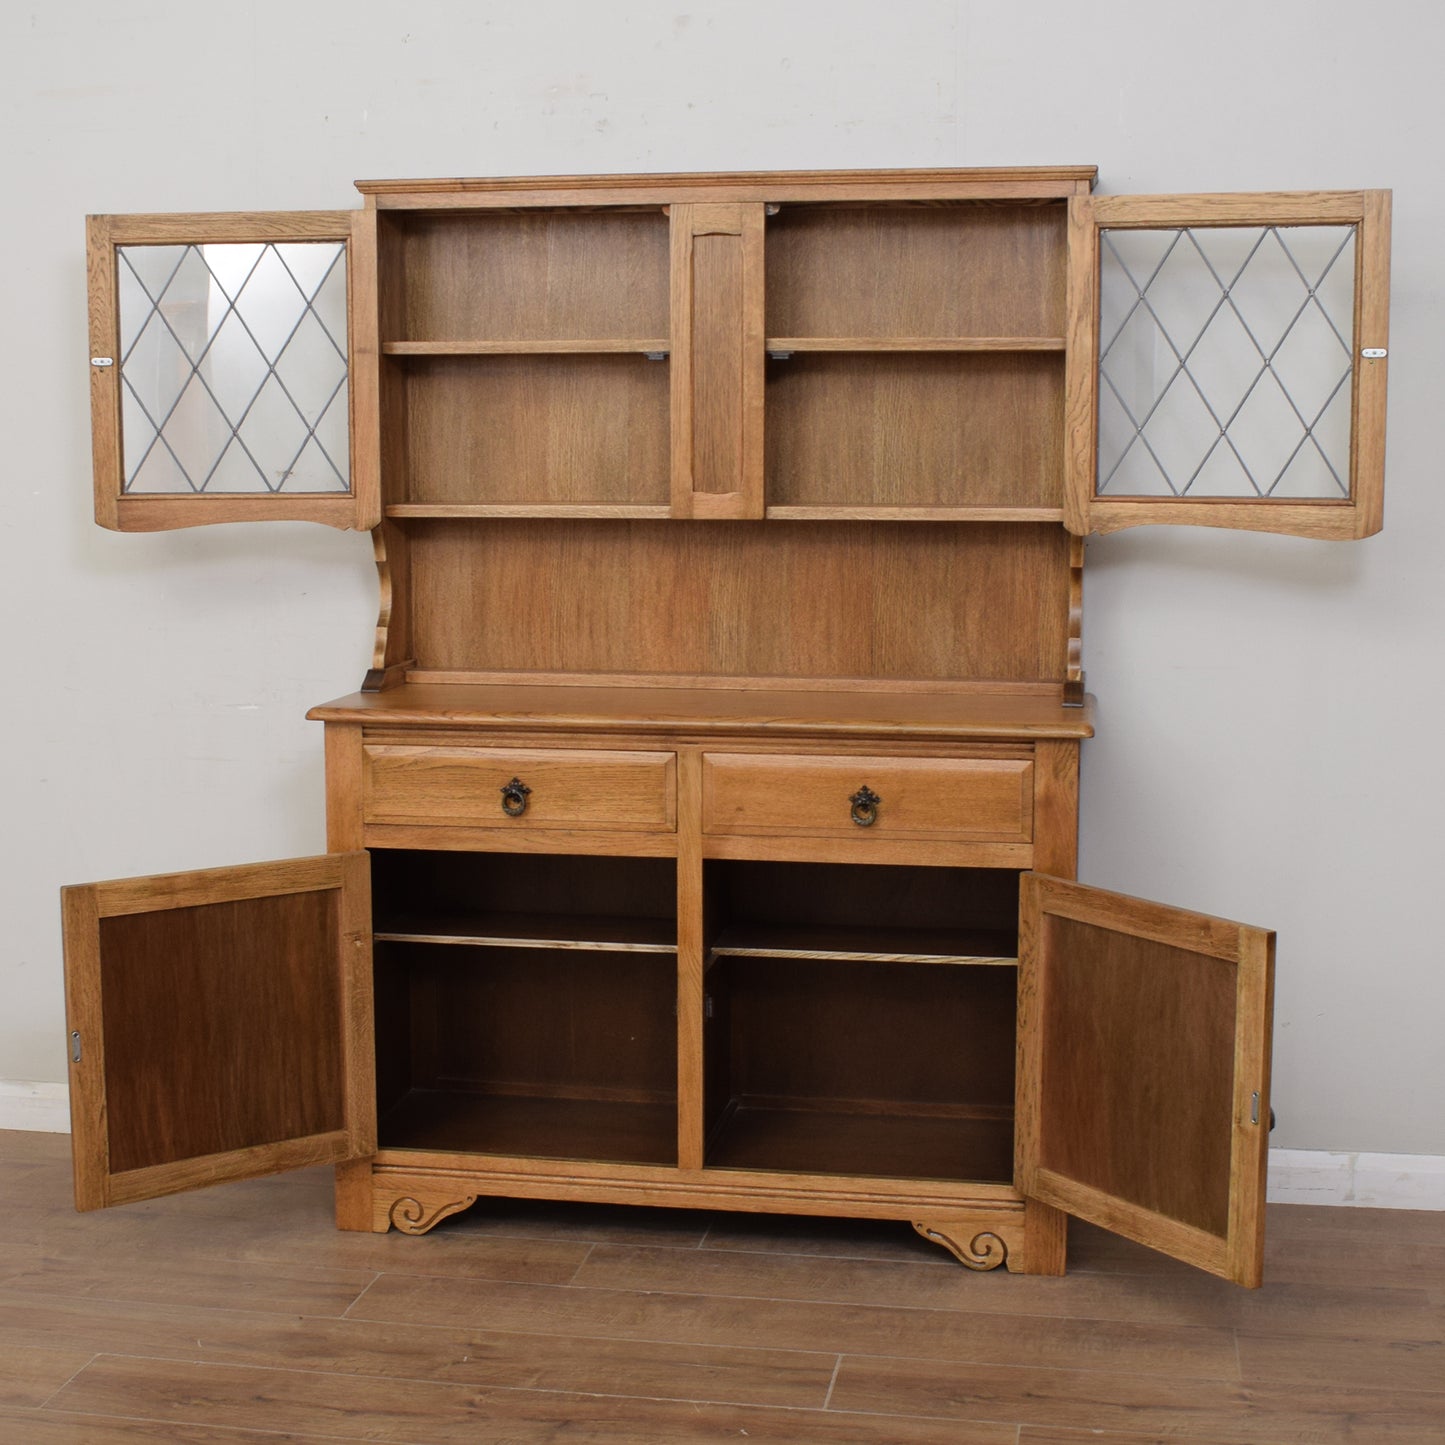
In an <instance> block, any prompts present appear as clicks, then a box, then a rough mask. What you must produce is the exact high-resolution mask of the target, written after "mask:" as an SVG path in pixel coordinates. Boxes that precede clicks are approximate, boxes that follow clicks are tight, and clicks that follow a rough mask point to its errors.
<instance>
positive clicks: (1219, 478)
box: [1189, 439, 1260, 497]
mask: <svg viewBox="0 0 1445 1445" xmlns="http://www.w3.org/2000/svg"><path fill="white" fill-rule="evenodd" d="M1189 495H1190V496H1191V497H1257V496H1259V495H1260V493H1259V492H1257V491H1256V490H1255V486H1254V482H1253V481H1252V480H1251V479H1250V475H1249V473H1248V472H1247V471H1245V469H1244V464H1243V463H1242V462H1241V461H1240V460H1239V456H1238V454H1237V453H1236V452H1235V450H1234V448H1233V447H1232V446H1230V444H1229V442H1228V441H1226V440H1223V439H1221V440H1220V442H1219V445H1218V446H1216V447H1215V448H1214V450H1213V451H1212V452H1210V453H1209V456H1208V458H1207V459H1206V460H1205V463H1204V465H1203V466H1202V467H1200V469H1199V471H1198V473H1197V475H1196V476H1195V478H1194V480H1193V481H1192V482H1191V483H1190V484H1189Z"/></svg>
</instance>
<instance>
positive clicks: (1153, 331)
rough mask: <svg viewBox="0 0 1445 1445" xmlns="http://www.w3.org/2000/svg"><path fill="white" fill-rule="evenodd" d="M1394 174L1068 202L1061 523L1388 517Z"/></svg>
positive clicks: (1360, 525) (1362, 522)
mask: <svg viewBox="0 0 1445 1445" xmlns="http://www.w3.org/2000/svg"><path fill="white" fill-rule="evenodd" d="M1389 271H1390V193H1389V192H1388V191H1318V192H1300V193H1278V194H1262V195H1222V196H1207V195H1206V196H1098V197H1092V196H1077V197H1074V198H1073V199H1071V200H1070V202H1069V334H1068V338H1067V351H1068V355H1067V368H1066V371H1067V377H1066V385H1065V390H1066V395H1067V400H1066V429H1067V457H1066V479H1065V480H1066V485H1065V513H1064V517H1065V523H1066V525H1067V526H1068V528H1069V530H1070V531H1071V532H1074V533H1076V534H1078V535H1083V534H1084V533H1086V532H1109V531H1113V530H1115V529H1116V528H1119V527H1134V526H1140V525H1142V524H1144V523H1150V522H1155V523H1158V522H1164V523H1192V524H1194V525H1198V526H1210V527H1234V528H1240V529H1244V530H1249V531H1260V532H1285V533H1291V534H1294V535H1297V536H1305V537H1322V538H1355V537H1367V536H1370V535H1371V534H1372V533H1374V532H1378V531H1379V530H1380V527H1381V525H1382V521H1383V506H1384V502H1383V486H1384V460H1385V375H1386V357H1387V352H1388V348H1389V340H1388V337H1389V284H1390V283H1389Z"/></svg>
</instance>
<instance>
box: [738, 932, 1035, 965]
mask: <svg viewBox="0 0 1445 1445" xmlns="http://www.w3.org/2000/svg"><path fill="white" fill-rule="evenodd" d="M719 958H787V959H801V958H808V959H836V960H838V961H840V962H852V963H939V964H971V965H986V966H988V965H1001V966H1008V967H1012V966H1014V965H1016V964H1017V963H1018V944H1017V940H1016V938H1014V937H1013V936H1011V935H1009V934H1007V933H995V932H987V933H986V932H977V933H966V932H963V931H961V930H958V929H926V928H916V929H907V928H904V929H900V928H892V927H876V928H868V927H848V928H836V927H835V928H823V927H814V926H812V925H788V924H776V923H767V924H731V925H729V926H728V927H727V928H725V929H723V931H722V932H721V933H720V934H719V935H718V937H717V940H716V941H715V942H714V944H713V946H712V949H711V951H710V954H709V961H712V960H715V959H719Z"/></svg>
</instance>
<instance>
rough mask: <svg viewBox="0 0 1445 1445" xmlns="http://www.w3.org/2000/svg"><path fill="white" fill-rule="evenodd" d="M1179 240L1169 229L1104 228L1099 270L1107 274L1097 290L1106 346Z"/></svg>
mask: <svg viewBox="0 0 1445 1445" xmlns="http://www.w3.org/2000/svg"><path fill="white" fill-rule="evenodd" d="M1177 243H1178V236H1177V235H1176V233H1175V232H1172V231H1106V232H1104V235H1103V244H1102V246H1101V247H1100V248H1099V269H1100V272H1101V274H1102V275H1103V276H1105V277H1107V278H1108V279H1107V280H1106V282H1105V284H1104V285H1103V286H1101V287H1100V292H1099V335H1100V337H1101V338H1102V339H1103V345H1104V346H1105V347H1106V348H1107V346H1108V344H1109V342H1111V341H1112V340H1113V339H1114V337H1115V336H1116V335H1118V332H1119V328H1120V327H1121V326H1122V325H1123V324H1124V323H1125V322H1126V321H1127V320H1128V319H1129V316H1130V313H1131V312H1132V311H1133V310H1134V309H1135V308H1137V307H1138V306H1139V304H1140V301H1139V293H1140V292H1141V291H1142V290H1143V289H1144V287H1145V286H1146V285H1147V284H1148V281H1149V278H1150V277H1151V276H1152V275H1153V274H1154V272H1155V271H1156V270H1158V268H1159V263H1160V262H1161V261H1163V260H1164V258H1165V256H1166V255H1167V254H1168V252H1169V250H1170V248H1171V247H1172V246H1174V245H1176V244H1177Z"/></svg>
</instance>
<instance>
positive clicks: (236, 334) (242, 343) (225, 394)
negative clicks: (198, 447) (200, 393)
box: [200, 311, 271, 422]
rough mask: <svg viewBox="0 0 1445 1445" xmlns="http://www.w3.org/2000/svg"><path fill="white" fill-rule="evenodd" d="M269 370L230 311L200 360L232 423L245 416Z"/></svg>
mask: <svg viewBox="0 0 1445 1445" xmlns="http://www.w3.org/2000/svg"><path fill="white" fill-rule="evenodd" d="M270 371H271V368H270V367H269V366H267V365H266V358H265V357H264V356H262V355H261V352H260V350H259V349H258V347H257V346H256V343H255V342H254V341H252V340H251V334H250V332H248V331H247V330H246V328H245V326H244V325H243V324H242V322H241V318H240V317H239V316H237V315H236V313H235V312H234V311H233V312H231V313H230V315H228V316H227V317H226V319H225V321H224V322H223V323H222V325H221V327H220V328H219V329H218V330H217V332H216V335H215V337H214V339H213V340H212V342H211V345H210V347H209V348H208V350H207V351H206V354H205V356H204V357H203V358H202V360H201V365H200V373H201V375H202V376H203V377H204V378H205V381H206V385H207V386H208V387H209V388H210V391H211V395H212V396H214V397H215V399H216V404H217V405H218V406H219V407H220V408H221V411H222V412H223V413H224V414H225V415H226V416H227V417H228V418H230V419H231V421H232V422H235V421H238V420H239V419H240V418H241V417H243V416H245V415H246V410H247V408H248V407H249V406H250V405H251V402H252V400H253V399H254V397H255V395H256V393H257V392H258V391H260V390H261V386H262V384H263V383H264V382H265V380H266V378H267V376H268V375H270Z"/></svg>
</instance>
